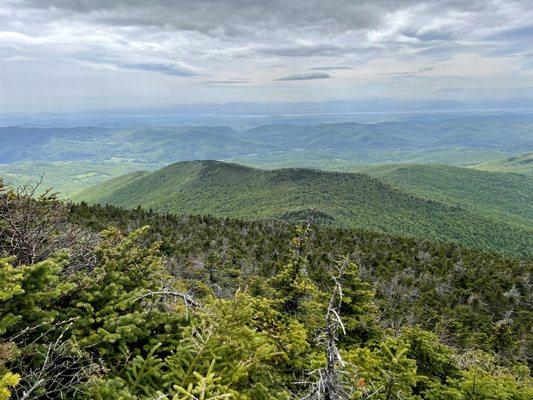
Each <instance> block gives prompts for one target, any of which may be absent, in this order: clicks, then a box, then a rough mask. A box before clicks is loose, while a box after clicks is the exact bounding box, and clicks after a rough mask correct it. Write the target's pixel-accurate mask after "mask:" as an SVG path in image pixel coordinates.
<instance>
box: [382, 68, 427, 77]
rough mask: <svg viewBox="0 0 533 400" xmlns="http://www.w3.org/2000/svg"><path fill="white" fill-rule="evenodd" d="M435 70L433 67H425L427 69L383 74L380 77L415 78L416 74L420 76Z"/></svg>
mask: <svg viewBox="0 0 533 400" xmlns="http://www.w3.org/2000/svg"><path fill="white" fill-rule="evenodd" d="M434 69H435V68H433V67H425V68H419V69H417V70H415V71H400V72H387V73H381V74H380V75H384V76H413V75H416V74H419V73H420V72H428V71H433V70H434Z"/></svg>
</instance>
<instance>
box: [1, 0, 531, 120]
mask: <svg viewBox="0 0 533 400" xmlns="http://www.w3.org/2000/svg"><path fill="white" fill-rule="evenodd" d="M532 43H533V6H532V2H531V0H472V1H467V0H434V1H414V0H360V1H357V0H280V1H278V0H268V1H267V0H224V1H215V0H150V1H142V0H0V113H10V112H60V111H77V110H84V109H105V108H135V107H159V106H170V105H175V104H191V103H226V102H307V101H328V100H358V101H361V100H365V99H380V98H388V99H397V100H402V99H453V100H469V99H503V98H533V46H532Z"/></svg>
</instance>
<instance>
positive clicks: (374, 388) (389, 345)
mask: <svg viewBox="0 0 533 400" xmlns="http://www.w3.org/2000/svg"><path fill="white" fill-rule="evenodd" d="M408 351H409V346H408V345H407V344H406V343H405V342H403V341H402V340H399V339H395V338H387V339H386V340H384V341H383V342H381V343H380V344H379V345H378V346H377V347H375V348H373V349H370V348H354V349H351V350H349V351H348V352H347V353H346V354H345V356H344V359H345V361H346V362H347V363H348V367H347V369H348V371H349V374H350V376H351V377H352V379H353V382H352V385H353V387H355V388H357V391H358V396H359V397H357V396H356V398H361V396H363V398H364V396H365V395H370V394H372V393H375V397H376V398H378V399H389V398H402V399H405V398H411V396H412V395H413V388H414V387H415V386H416V384H417V380H418V377H417V366H416V361H415V360H412V359H410V358H409V357H408V356H407V353H408ZM390 396H393V397H390Z"/></svg>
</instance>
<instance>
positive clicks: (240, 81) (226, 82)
mask: <svg viewBox="0 0 533 400" xmlns="http://www.w3.org/2000/svg"><path fill="white" fill-rule="evenodd" d="M204 83H206V84H208V85H242V84H248V83H250V80H249V79H225V80H208V81H204Z"/></svg>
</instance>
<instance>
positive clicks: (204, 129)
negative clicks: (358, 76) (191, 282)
mask: <svg viewBox="0 0 533 400" xmlns="http://www.w3.org/2000/svg"><path fill="white" fill-rule="evenodd" d="M0 141H1V143H2V146H1V147H0V164H8V163H14V162H22V161H28V160H31V161H55V162H56V161H69V162H73V161H76V162H100V163H101V162H122V163H124V162H128V163H138V164H142V163H149V164H154V163H157V164H160V165H165V164H169V163H172V162H176V161H185V160H195V159H217V160H226V161H233V162H238V163H241V164H247V165H252V166H260V167H266V168H274V167H289V166H299V167H302V166H304V167H317V168H323V169H342V168H345V167H349V166H353V165H360V164H366V163H397V162H402V163H405V162H415V163H427V162H431V163H435V162H439V163H448V164H455V165H469V164H478V163H482V162H485V161H490V160H494V159H498V158H504V157H508V156H512V155H515V154H517V153H523V152H524V151H527V150H530V149H531V146H532V143H533V115H530V114H504V115H497V116H475V115H469V116H461V115H455V116H453V117H451V116H450V117H443V116H439V117H435V116H433V117H431V118H425V119H416V118H415V119H410V120H398V121H383V122H375V123H358V122H338V123H319V124H317V123H305V121H304V122H302V121H300V123H298V124H287V123H285V122H284V121H283V120H280V121H277V122H276V123H274V124H268V125H260V126H255V127H253V128H250V129H241V130H235V129H233V128H230V127H224V126H160V127H146V128H138V129H125V128H110V127H104V128H101V127H81V128H36V127H20V126H18V127H4V128H0Z"/></svg>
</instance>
